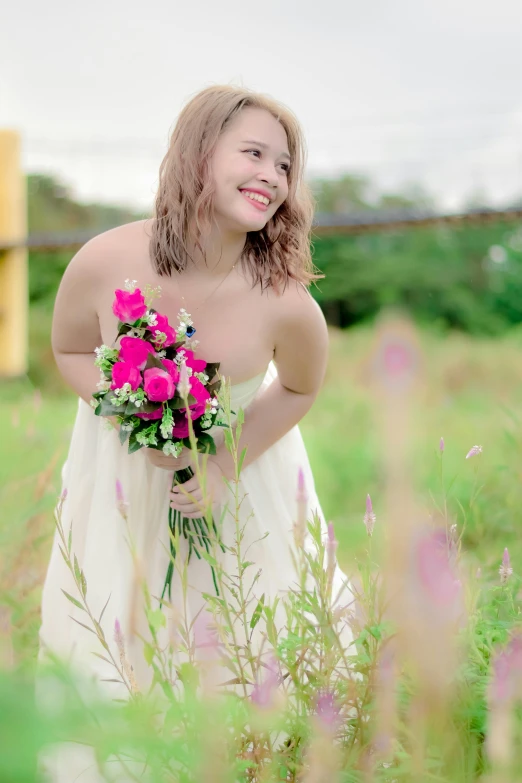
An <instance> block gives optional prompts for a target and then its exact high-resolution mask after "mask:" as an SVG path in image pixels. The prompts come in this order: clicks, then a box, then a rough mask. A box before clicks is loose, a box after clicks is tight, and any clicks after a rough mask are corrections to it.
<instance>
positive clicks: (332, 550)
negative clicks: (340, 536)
mask: <svg viewBox="0 0 522 783" xmlns="http://www.w3.org/2000/svg"><path fill="white" fill-rule="evenodd" d="M338 546H339V542H338V541H337V539H336V538H335V531H334V526H333V522H328V538H327V541H326V563H327V566H326V567H327V570H328V573H329V574H330V576H331V575H333V572H334V571H335V554H336V552H337V547H338Z"/></svg>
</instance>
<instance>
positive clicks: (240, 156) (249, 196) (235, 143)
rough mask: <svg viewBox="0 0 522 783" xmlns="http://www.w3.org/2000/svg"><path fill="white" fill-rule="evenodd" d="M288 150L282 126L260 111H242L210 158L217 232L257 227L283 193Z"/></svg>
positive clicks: (254, 229)
mask: <svg viewBox="0 0 522 783" xmlns="http://www.w3.org/2000/svg"><path fill="white" fill-rule="evenodd" d="M289 168H290V154H289V152H288V142H287V138H286V132H285V130H284V128H283V126H282V125H281V124H280V123H279V122H278V121H277V120H276V119H275V118H274V117H273V116H272V115H271V114H270V113H269V112H267V111H265V110H264V109H256V108H253V107H248V108H246V109H243V110H242V111H241V112H240V113H239V114H238V115H237V116H236V117H234V119H233V121H232V122H231V123H230V125H229V126H228V128H227V129H226V130H225V131H224V133H223V134H222V136H221V137H220V138H219V140H218V143H217V145H216V149H215V151H214V155H213V157H212V174H213V177H214V185H215V193H214V211H215V216H216V220H217V222H218V224H219V226H220V228H221V230H222V231H230V232H233V233H236V232H237V233H245V232H247V231H260V230H261V229H262V228H264V226H265V225H266V224H267V223H268V221H269V220H270V218H271V217H273V215H274V214H275V213H276V212H277V210H278V209H279V207H280V206H281V204H282V203H283V201H284V200H285V199H286V197H287V196H288V170H289Z"/></svg>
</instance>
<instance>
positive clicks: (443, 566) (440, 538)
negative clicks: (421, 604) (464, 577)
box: [417, 529, 462, 607]
mask: <svg viewBox="0 0 522 783" xmlns="http://www.w3.org/2000/svg"><path fill="white" fill-rule="evenodd" d="M417 568H418V575H419V579H420V583H421V585H422V587H423V588H424V589H425V591H426V592H427V593H428V595H429V597H430V599H431V601H432V602H433V604H435V605H436V606H439V607H448V606H451V605H453V604H454V603H455V601H456V599H457V598H458V596H459V594H460V592H461V587H462V585H461V583H460V581H459V580H458V579H457V577H456V574H455V572H454V570H453V568H452V563H451V560H450V558H449V557H448V547H447V536H446V531H445V530H443V529H440V530H436V531H434V532H431V533H428V534H425V535H423V536H422V538H421V539H420V541H419V543H418V545H417Z"/></svg>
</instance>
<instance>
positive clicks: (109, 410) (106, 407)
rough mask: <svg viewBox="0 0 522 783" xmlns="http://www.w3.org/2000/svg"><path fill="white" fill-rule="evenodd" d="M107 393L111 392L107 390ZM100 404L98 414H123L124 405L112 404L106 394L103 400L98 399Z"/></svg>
mask: <svg viewBox="0 0 522 783" xmlns="http://www.w3.org/2000/svg"><path fill="white" fill-rule="evenodd" d="M108 394H112V392H109V393H108ZM100 406H101V407H100V413H98V416H117V415H118V414H119V415H123V414H125V408H126V405H113V404H112V402H111V401H110V400H109V399H108V395H107V396H105V397H104V398H103V400H100ZM96 410H97V409H96Z"/></svg>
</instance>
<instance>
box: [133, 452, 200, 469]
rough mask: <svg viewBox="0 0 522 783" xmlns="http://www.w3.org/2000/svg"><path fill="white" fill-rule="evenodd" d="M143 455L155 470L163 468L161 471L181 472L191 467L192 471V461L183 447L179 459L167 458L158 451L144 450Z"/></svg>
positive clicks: (190, 454) (191, 457) (189, 454)
mask: <svg viewBox="0 0 522 783" xmlns="http://www.w3.org/2000/svg"><path fill="white" fill-rule="evenodd" d="M145 454H146V455H147V457H148V458H149V460H150V461H151V462H152V464H153V465H155V466H156V467H157V468H163V470H171V471H175V470H183V469H184V468H188V467H192V469H193V470H194V459H193V456H192V452H191V450H190V449H187V447H186V446H183V451H182V452H181V454H180V455H179V457H168V456H167V455H166V454H163V452H162V451H159V450H158V449H148V448H146V449H145Z"/></svg>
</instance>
